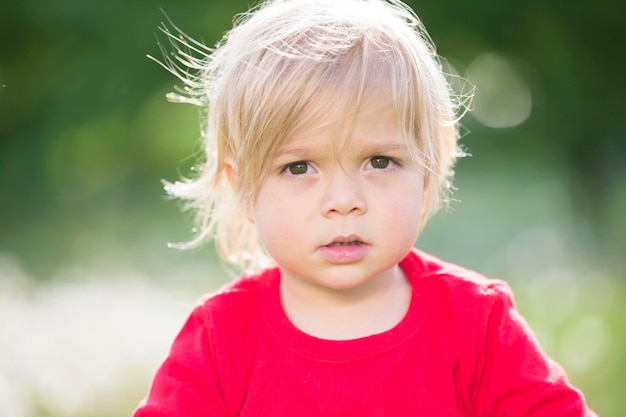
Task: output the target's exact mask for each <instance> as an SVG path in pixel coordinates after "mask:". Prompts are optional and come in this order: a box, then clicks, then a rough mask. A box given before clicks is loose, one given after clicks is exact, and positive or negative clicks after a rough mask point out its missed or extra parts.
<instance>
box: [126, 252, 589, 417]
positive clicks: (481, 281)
mask: <svg viewBox="0 0 626 417" xmlns="http://www.w3.org/2000/svg"><path fill="white" fill-rule="evenodd" d="M400 266H401V267H402V269H403V270H404V272H405V274H406V276H407V277H408V279H409V281H410V282H411V285H412V288H413V293H412V299H411V304H410V307H409V310H408V312H407V314H406V316H405V317H404V318H403V319H402V320H401V322H400V323H398V324H397V325H396V326H395V327H394V328H392V329H390V330H389V331H386V332H384V333H380V334H376V335H373V336H368V337H363V338H359V339H354V340H346V341H333V340H323V339H318V338H316V337H312V336H309V335H307V334H305V333H303V332H301V331H300V330H298V329H297V328H296V327H294V326H293V324H291V322H290V321H289V319H288V318H287V316H286V315H285V313H284V311H283V309H282V307H281V303H280V294H279V282H280V273H279V271H278V270H277V269H270V270H267V271H265V272H263V273H262V274H260V275H259V276H251V277H240V278H238V279H237V280H235V281H234V282H232V283H230V284H228V285H227V286H226V287H224V288H223V289H221V290H220V291H219V292H217V293H215V294H212V295H210V296H208V297H207V298H205V299H204V300H203V301H202V302H201V303H200V304H199V305H197V306H196V307H195V309H194V310H193V312H192V313H191V315H190V317H189V319H188V320H187V322H186V323H185V325H184V327H183V328H182V330H181V331H180V333H179V335H178V336H177V338H176V340H175V341H174V344H173V346H172V349H171V352H170V354H169V356H168V357H167V359H166V360H165V361H164V363H163V364H162V365H161V367H160V369H159V370H158V372H157V374H156V376H155V378H154V381H153V384H152V388H151V390H150V392H149V395H148V397H147V398H146V400H145V401H144V402H143V403H142V404H141V405H140V406H139V407H138V408H137V410H136V411H135V413H134V415H133V416H134V417H175V416H176V417H178V416H180V417H200V416H207V417H208V416H211V417H216V416H224V417H226V416H233V417H234V416H241V417H249V416H250V417H264V416H268V417H282V416H285V417H294V416H298V417H306V416H315V417H320V416H324V417H328V416H359V417H362V416H394V417H405V416H429V417H431V416H437V417H448V416H449V417H452V416H464V417H474V416H476V417H479V416H482V417H488V416H489V417H495V416H501V417H505V416H506V417H539V416H542V417H544V416H545V417H559V416H563V417H565V416H568V417H574V416H576V417H581V416H595V414H594V413H593V412H592V411H590V410H589V409H588V408H587V407H586V405H585V403H584V399H583V397H582V395H581V394H580V392H578V391H577V390H576V389H574V388H573V387H572V386H570V385H569V384H568V382H567V380H566V377H565V374H564V372H563V370H562V369H561V368H560V367H559V366H558V365H557V364H556V363H555V362H553V361H552V360H550V359H549V358H548V357H547V356H546V355H545V353H544V352H543V351H542V350H541V348H540V347H539V345H538V343H537V341H536V339H535V337H534V335H533V334H532V332H531V331H530V329H529V328H528V326H527V324H526V323H525V321H524V320H523V318H522V317H521V316H520V315H519V313H518V312H517V310H516V309H515V306H514V304H513V301H512V295H511V291H510V289H509V287H508V285H507V284H506V283H504V282H502V281H498V280H491V279H487V278H484V277H483V276H481V275H478V274H476V273H475V272H471V271H468V270H465V269H462V268H460V267H458V266H456V265H452V264H448V263H444V262H442V261H440V260H438V259H436V258H434V257H432V256H430V255H427V254H425V253H423V252H419V251H417V250H415V251H413V252H411V253H410V254H409V255H408V256H407V257H406V258H405V259H404V260H403V261H402V262H401V264H400Z"/></svg>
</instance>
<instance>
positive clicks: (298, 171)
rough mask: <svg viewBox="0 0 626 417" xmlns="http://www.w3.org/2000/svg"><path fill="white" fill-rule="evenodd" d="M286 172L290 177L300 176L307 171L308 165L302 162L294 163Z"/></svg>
mask: <svg viewBox="0 0 626 417" xmlns="http://www.w3.org/2000/svg"><path fill="white" fill-rule="evenodd" d="M287 170H288V171H289V173H290V174H291V175H302V174H306V173H307V172H308V171H309V164H307V163H306V162H304V161H298V162H294V163H293V164H289V165H288V166H287Z"/></svg>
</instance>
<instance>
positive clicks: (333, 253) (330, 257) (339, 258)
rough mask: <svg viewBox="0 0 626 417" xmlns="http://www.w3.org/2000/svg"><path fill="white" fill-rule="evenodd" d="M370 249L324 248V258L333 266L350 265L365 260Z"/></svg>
mask: <svg viewBox="0 0 626 417" xmlns="http://www.w3.org/2000/svg"><path fill="white" fill-rule="evenodd" d="M368 249H369V245H346V246H342V245H337V246H322V247H321V248H320V252H321V254H322V256H323V257H324V258H325V259H326V260H327V261H328V262H330V263H333V264H350V263H354V262H359V261H360V260H361V259H363V258H364V257H365V255H366V253H367V251H368Z"/></svg>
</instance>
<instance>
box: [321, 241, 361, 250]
mask: <svg viewBox="0 0 626 417" xmlns="http://www.w3.org/2000/svg"><path fill="white" fill-rule="evenodd" d="M364 244H365V243H363V242H361V241H360V240H350V241H347V242H332V243H329V244H328V245H326V247H327V248H334V247H335V246H358V245H364Z"/></svg>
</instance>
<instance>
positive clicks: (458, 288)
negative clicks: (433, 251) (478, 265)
mask: <svg viewBox="0 0 626 417" xmlns="http://www.w3.org/2000/svg"><path fill="white" fill-rule="evenodd" d="M401 266H402V267H403V269H404V270H405V272H406V273H407V275H408V276H409V279H411V282H412V283H413V285H417V286H428V287H431V288H432V289H433V290H439V291H443V292H445V293H447V294H448V296H449V297H455V298H456V297H461V298H463V299H469V300H473V301H478V300H480V299H493V298H509V299H511V300H512V291H511V288H510V286H509V284H508V283H507V282H505V281H503V280H500V279H494V278H487V277H485V276H484V275H482V274H480V273H478V272H476V271H472V270H470V269H467V268H463V267H461V266H459V265H456V264H453V263H450V262H446V261H443V260H441V259H439V258H437V257H436V256H433V255H430V254H428V253H426V252H423V251H420V250H418V249H413V250H412V251H411V253H409V255H408V256H407V257H406V258H405V259H404V260H403V261H402V263H401Z"/></svg>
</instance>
